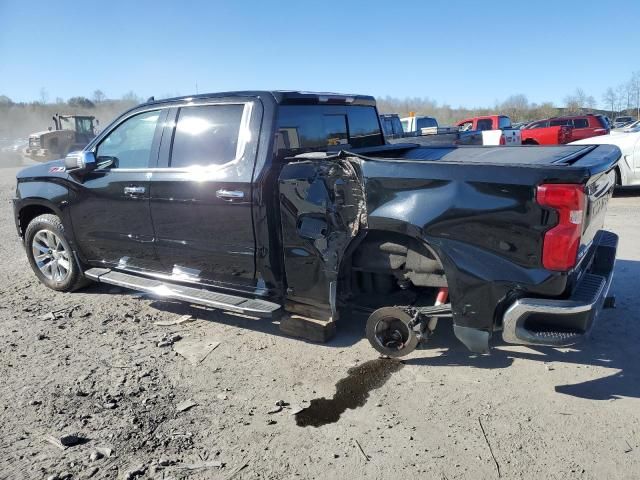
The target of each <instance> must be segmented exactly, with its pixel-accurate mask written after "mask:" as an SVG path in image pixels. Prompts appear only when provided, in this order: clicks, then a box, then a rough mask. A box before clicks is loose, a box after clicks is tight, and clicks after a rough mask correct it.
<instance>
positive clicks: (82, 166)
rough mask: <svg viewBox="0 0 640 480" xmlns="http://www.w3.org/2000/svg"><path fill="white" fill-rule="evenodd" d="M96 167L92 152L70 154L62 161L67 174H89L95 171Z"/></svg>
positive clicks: (94, 156)
mask: <svg viewBox="0 0 640 480" xmlns="http://www.w3.org/2000/svg"><path fill="white" fill-rule="evenodd" d="M96 165H97V163H96V155H95V153H93V152H71V153H69V154H68V155H67V156H66V157H65V159H64V166H65V168H66V170H67V171H68V172H75V173H85V172H90V171H92V170H95V169H96Z"/></svg>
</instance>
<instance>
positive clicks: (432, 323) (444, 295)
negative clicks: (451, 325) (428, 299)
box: [427, 287, 449, 332]
mask: <svg viewBox="0 0 640 480" xmlns="http://www.w3.org/2000/svg"><path fill="white" fill-rule="evenodd" d="M448 298H449V289H448V288H447V287H442V288H441V289H440V290H438V295H436V303H435V304H434V306H436V307H437V306H439V305H444V304H445V303H447V299H448ZM437 325H438V317H437V316H434V317H431V318H430V319H429V323H428V324H427V328H428V329H429V332H433V331H434V330H435V329H436V326H437Z"/></svg>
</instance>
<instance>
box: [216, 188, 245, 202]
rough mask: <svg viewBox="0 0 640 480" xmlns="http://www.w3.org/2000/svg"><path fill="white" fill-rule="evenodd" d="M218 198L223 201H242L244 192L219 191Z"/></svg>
mask: <svg viewBox="0 0 640 480" xmlns="http://www.w3.org/2000/svg"><path fill="white" fill-rule="evenodd" d="M216 197H218V198H221V199H222V200H240V199H242V198H244V192H243V191H242V190H224V189H222V190H218V191H217V192H216Z"/></svg>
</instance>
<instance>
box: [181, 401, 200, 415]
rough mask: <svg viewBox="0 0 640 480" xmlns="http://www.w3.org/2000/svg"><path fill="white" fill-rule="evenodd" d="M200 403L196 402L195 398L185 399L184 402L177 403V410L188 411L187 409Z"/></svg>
mask: <svg viewBox="0 0 640 480" xmlns="http://www.w3.org/2000/svg"><path fill="white" fill-rule="evenodd" d="M197 405H198V403H197V402H194V401H193V400H191V399H189V400H185V401H184V402H180V403H179V404H177V405H176V411H177V412H186V411H187V410H189V409H191V408H193V407H195V406H197Z"/></svg>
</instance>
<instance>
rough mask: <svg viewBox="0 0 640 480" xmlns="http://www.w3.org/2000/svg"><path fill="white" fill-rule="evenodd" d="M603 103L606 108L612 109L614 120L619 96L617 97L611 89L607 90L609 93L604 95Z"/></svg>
mask: <svg viewBox="0 0 640 480" xmlns="http://www.w3.org/2000/svg"><path fill="white" fill-rule="evenodd" d="M602 101H603V102H604V104H605V106H607V107H611V108H610V109H609V111H610V112H611V117H612V118H613V116H614V115H615V113H616V104H617V102H618V95H616V92H615V90H614V89H613V88H611V87H609V88H607V91H606V92H604V95H603V96H602Z"/></svg>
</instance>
